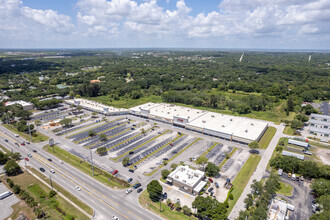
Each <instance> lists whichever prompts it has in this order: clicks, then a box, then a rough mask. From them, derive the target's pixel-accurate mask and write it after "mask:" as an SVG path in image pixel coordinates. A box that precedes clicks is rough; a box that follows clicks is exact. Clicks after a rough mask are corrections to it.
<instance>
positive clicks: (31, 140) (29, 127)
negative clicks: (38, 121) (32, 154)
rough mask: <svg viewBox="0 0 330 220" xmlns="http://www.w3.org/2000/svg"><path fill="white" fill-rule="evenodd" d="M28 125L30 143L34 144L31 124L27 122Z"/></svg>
mask: <svg viewBox="0 0 330 220" xmlns="http://www.w3.org/2000/svg"><path fill="white" fill-rule="evenodd" d="M27 124H28V128H29V134H30V141H31V143H32V135H31V129H30V123H29V122H27Z"/></svg>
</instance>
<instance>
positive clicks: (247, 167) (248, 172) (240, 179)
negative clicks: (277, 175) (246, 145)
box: [227, 154, 261, 213]
mask: <svg viewBox="0 0 330 220" xmlns="http://www.w3.org/2000/svg"><path fill="white" fill-rule="evenodd" d="M260 159H261V156H260V155H256V154H251V156H250V157H249V159H248V160H247V161H246V162H245V164H244V166H243V167H242V169H241V171H240V172H239V173H238V175H237V176H236V178H235V179H234V181H233V186H234V190H233V191H232V194H233V196H234V199H233V200H228V203H229V208H228V212H227V213H230V212H231V210H232V209H233V208H234V206H235V204H236V202H237V200H238V198H239V197H240V196H241V194H242V192H243V190H244V188H245V186H246V184H247V183H248V182H249V180H250V178H251V176H252V174H253V172H254V170H255V169H256V168H257V166H258V163H259V161H260Z"/></svg>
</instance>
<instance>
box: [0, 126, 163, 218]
mask: <svg viewBox="0 0 330 220" xmlns="http://www.w3.org/2000/svg"><path fill="white" fill-rule="evenodd" d="M5 139H7V140H8V142H6V141H5ZM24 141H25V140H23V139H22V138H17V137H15V135H14V134H13V133H12V132H11V131H9V130H7V129H5V128H4V127H2V126H0V144H1V145H2V146H4V147H6V148H7V149H8V150H10V151H14V152H20V153H21V155H22V157H23V158H24V157H27V155H28V154H32V158H29V159H30V160H29V161H27V162H26V163H27V165H28V166H32V167H34V168H36V169H37V170H39V169H40V167H43V168H44V169H45V170H46V171H45V172H43V174H44V175H46V176H47V177H49V176H51V178H52V181H55V182H56V183H58V184H59V185H61V186H62V187H63V188H65V189H66V190H68V191H69V192H71V193H72V194H73V195H75V196H76V197H78V198H79V199H81V200H82V201H83V202H85V203H86V204H88V205H89V206H90V207H92V208H93V209H94V211H95V219H111V218H112V216H117V217H118V218H119V219H131V220H135V219H137V220H138V219H139V220H147V219H152V220H154V219H161V218H160V217H159V216H156V215H154V214H153V213H151V212H149V211H147V210H145V209H143V208H142V207H141V206H140V205H139V204H138V202H137V201H138V199H137V198H138V196H139V194H138V193H137V192H136V191H133V192H132V193H130V194H126V193H125V190H119V191H116V190H112V189H110V188H109V187H107V186H105V185H103V184H101V183H99V182H98V181H96V180H94V179H93V178H91V177H90V176H88V175H86V174H84V173H82V172H80V171H79V170H77V169H76V168H74V167H72V166H70V165H69V164H66V163H60V162H59V159H57V158H56V157H54V156H52V155H50V154H48V153H47V152H45V151H43V150H42V145H41V144H33V143H31V144H27V145H25V146H22V145H20V146H19V147H17V146H16V145H15V142H17V143H19V144H20V143H22V142H24ZM32 150H37V152H36V153H35V152H33V151H32ZM49 158H50V159H52V161H48V159H49ZM50 169H54V170H55V173H54V174H52V173H51V172H50ZM76 186H79V187H80V188H81V190H79V191H78V190H77V189H76Z"/></svg>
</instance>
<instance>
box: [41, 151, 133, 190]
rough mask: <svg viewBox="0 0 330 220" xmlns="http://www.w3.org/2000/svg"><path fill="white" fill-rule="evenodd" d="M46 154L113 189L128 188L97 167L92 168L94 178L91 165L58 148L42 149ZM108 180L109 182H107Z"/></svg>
mask: <svg viewBox="0 0 330 220" xmlns="http://www.w3.org/2000/svg"><path fill="white" fill-rule="evenodd" d="M43 149H44V150H46V151H47V152H48V153H50V154H53V155H54V156H56V157H58V158H59V159H61V160H62V161H63V162H67V163H69V164H71V165H72V166H74V167H76V168H77V169H79V170H81V171H82V172H84V173H86V174H87V175H89V176H91V177H93V178H94V179H96V180H98V181H100V182H101V183H104V184H105V185H107V186H109V187H111V188H115V189H125V188H127V187H129V184H128V183H126V182H125V181H123V180H120V179H118V178H116V177H114V176H112V175H111V174H109V173H107V172H105V171H103V170H101V169H99V168H98V167H95V166H94V176H93V175H92V165H91V164H90V163H88V162H86V161H83V160H82V159H81V158H79V157H77V156H75V155H73V154H71V153H69V152H68V151H66V150H63V149H62V148H60V147H58V146H54V152H53V147H50V146H49V145H46V146H44V147H43ZM109 180H110V181H109Z"/></svg>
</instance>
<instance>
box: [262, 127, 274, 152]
mask: <svg viewBox="0 0 330 220" xmlns="http://www.w3.org/2000/svg"><path fill="white" fill-rule="evenodd" d="M275 133H276V128H274V127H271V126H270V127H268V128H267V131H266V132H265V133H264V135H263V136H262V137H261V139H260V141H259V145H260V149H266V148H267V147H268V145H269V143H270V142H271V140H272V139H273V137H274V135H275Z"/></svg>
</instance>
